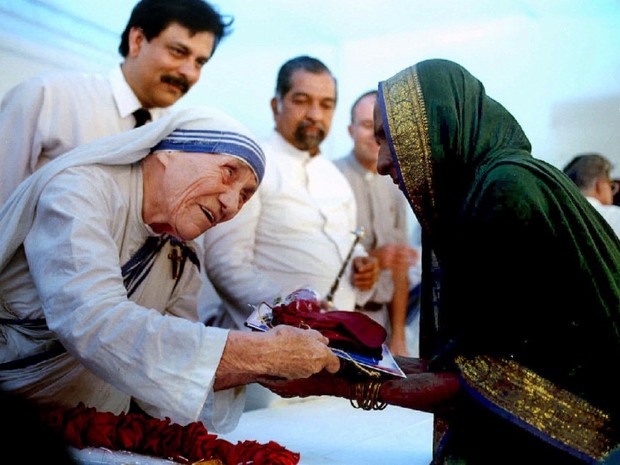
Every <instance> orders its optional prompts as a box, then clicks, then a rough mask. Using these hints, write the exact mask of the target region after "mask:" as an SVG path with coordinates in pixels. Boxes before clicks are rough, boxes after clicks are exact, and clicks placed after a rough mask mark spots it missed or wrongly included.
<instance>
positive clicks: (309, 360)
mask: <svg viewBox="0 0 620 465" xmlns="http://www.w3.org/2000/svg"><path fill="white" fill-rule="evenodd" d="M263 335H264V337H265V338H266V345H265V351H264V363H265V369H264V370H263V373H264V374H267V375H271V376H277V377H281V378H286V379H295V378H307V377H309V376H311V375H313V374H315V373H318V372H320V371H321V370H326V371H328V372H330V373H336V372H337V371H338V370H339V369H340V360H339V359H338V357H337V356H336V355H334V353H333V352H332V351H331V349H330V348H329V347H327V343H328V342H329V340H328V339H327V338H326V337H325V336H323V335H322V334H321V333H319V332H318V331H316V330H314V329H300V328H295V327H293V326H287V325H278V326H276V327H274V328H272V329H270V330H269V331H267V332H266V333H263Z"/></svg>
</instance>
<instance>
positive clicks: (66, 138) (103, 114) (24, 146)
mask: <svg viewBox="0 0 620 465" xmlns="http://www.w3.org/2000/svg"><path fill="white" fill-rule="evenodd" d="M138 108H140V102H139V101H138V98H137V97H136V96H135V94H134V93H133V91H132V90H131V88H130V87H129V84H127V81H125V78H124V76H123V73H122V71H121V67H120V65H119V66H116V67H114V68H113V69H112V70H111V72H110V73H109V75H108V76H103V75H99V74H91V73H81V72H55V73H48V74H42V75H40V76H36V77H34V78H31V79H28V80H26V81H24V82H22V83H20V84H18V85H17V86H15V87H13V88H12V89H11V90H9V91H8V92H7V93H6V95H5V96H4V98H3V99H2V103H1V106H0V166H2V170H0V205H2V204H3V203H4V202H5V201H6V199H7V198H8V197H9V195H10V194H11V193H12V192H13V191H14V190H15V188H16V187H17V185H18V184H19V183H20V182H21V181H23V180H24V179H26V177H28V176H29V175H30V174H31V173H32V172H34V170H36V169H38V168H40V167H41V166H42V165H43V164H45V163H47V162H48V161H50V160H52V159H53V158H56V157H57V156H59V155H61V154H63V153H65V152H67V151H69V150H71V149H73V148H75V147H77V146H78V145H81V144H83V143H86V142H90V141H93V140H95V139H99V138H100V137H104V136H109V135H112V134H118V133H119V132H123V131H127V130H129V129H132V128H133V127H134V125H135V119H134V117H133V115H132V112H133V111H134V110H136V109H138ZM167 112H168V110H167V109H153V110H151V116H152V119H153V120H156V119H158V118H160V117H161V116H163V115H164V114H166V113H167Z"/></svg>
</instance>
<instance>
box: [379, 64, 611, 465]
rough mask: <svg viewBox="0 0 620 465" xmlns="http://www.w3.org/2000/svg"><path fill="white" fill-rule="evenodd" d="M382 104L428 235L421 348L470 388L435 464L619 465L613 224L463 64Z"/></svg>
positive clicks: (426, 76)
mask: <svg viewBox="0 0 620 465" xmlns="http://www.w3.org/2000/svg"><path fill="white" fill-rule="evenodd" d="M378 105H379V107H380V110H381V113H382V119H383V126H384V129H385V132H386V137H387V140H388V143H389V145H390V151H391V154H392V158H393V163H394V165H395V167H396V172H397V173H398V178H399V183H400V188H401V190H402V191H403V193H404V194H405V196H406V197H407V199H408V200H409V203H410V205H411V208H412V209H413V211H414V213H415V215H416V217H417V219H418V220H419V222H420V224H421V226H422V230H423V233H422V250H423V265H422V266H423V271H422V289H423V291H422V292H423V296H422V309H421V322H420V324H421V329H420V332H421V336H420V337H421V340H420V353H421V355H422V357H425V358H427V359H429V360H430V361H431V366H432V369H433V370H435V371H451V370H455V371H458V372H459V373H460V374H461V379H462V385H463V392H464V393H465V394H464V395H463V400H462V401H460V403H459V404H458V407H457V408H456V409H455V410H454V412H453V413H452V414H450V415H447V416H446V417H445V418H443V417H442V418H438V420H439V421H438V426H439V425H445V426H446V428H447V433H446V434H444V435H443V437H442V441H441V443H440V445H439V448H438V450H437V454H436V461H437V463H523V461H528V462H531V463H543V462H546V463H573V461H574V462H575V463H583V462H587V463H603V462H604V461H605V460H607V461H613V460H619V457H618V455H617V454H618V444H619V443H620V440H619V435H618V430H619V428H618V419H619V418H620V416H619V410H620V407H619V406H620V381H619V380H618V376H617V372H618V368H619V367H620V241H619V240H618V238H617V236H616V235H615V233H614V232H613V230H612V229H611V227H610V226H609V225H608V224H607V223H606V222H605V220H604V219H603V218H602V217H601V216H600V215H599V214H598V213H597V212H596V211H595V210H594V208H593V207H592V206H591V205H590V204H589V203H588V202H587V200H586V199H585V197H584V196H583V195H582V194H581V192H579V191H578V190H577V188H576V186H575V185H574V184H573V183H572V182H571V181H570V180H569V179H568V178H567V177H566V176H565V175H564V174H563V173H562V172H561V171H560V170H558V169H556V168H555V167H553V166H551V165H550V164H548V163H546V162H544V161H542V160H539V159H536V158H534V157H533V156H532V154H531V146H530V143H529V141H528V139H527V137H526V136H525V134H524V132H523V130H522V129H521V127H520V125H519V123H518V122H517V121H516V120H515V119H514V117H513V116H512V115H511V114H510V113H509V112H508V111H507V110H506V109H505V108H504V107H503V106H502V105H500V104H499V103H498V102H496V101H495V100H493V99H492V98H490V97H488V96H487V95H486V93H485V90H484V86H483V85H482V83H481V82H480V81H478V80H477V79H476V78H475V77H473V76H472V75H471V74H470V73H469V72H468V71H467V70H465V69H464V68H462V67H461V66H459V65H457V64H455V63H452V62H449V61H446V60H427V61H423V62H421V63H418V64H416V65H414V66H412V67H410V68H407V69H405V70H403V71H401V72H400V73H398V74H396V75H395V76H393V77H392V78H390V79H388V80H386V81H383V82H381V83H380V84H379V98H378ZM614 450H615V451H614ZM500 454H501V455H500ZM526 463H527V462H526Z"/></svg>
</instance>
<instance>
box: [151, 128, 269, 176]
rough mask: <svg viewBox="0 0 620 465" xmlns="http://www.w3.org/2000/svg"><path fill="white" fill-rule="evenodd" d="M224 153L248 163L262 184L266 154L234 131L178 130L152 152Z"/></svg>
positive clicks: (254, 143)
mask: <svg viewBox="0 0 620 465" xmlns="http://www.w3.org/2000/svg"><path fill="white" fill-rule="evenodd" d="M156 150H178V151H182V152H204V153H214V154H216V153H224V154H226V155H232V156H233V157H236V158H239V159H241V160H243V161H244V162H246V163H247V164H248V165H249V166H250V168H252V171H254V174H256V177H257V179H258V182H259V183H260V182H261V181H262V180H263V176H264V175H265V154H264V153H263V150H262V149H261V148H260V146H259V145H258V144H257V143H256V142H255V141H254V140H252V139H251V138H249V137H247V136H245V135H243V134H240V133H237V132H232V131H222V130H203V129H176V130H174V131H173V132H172V133H171V134H170V135H169V136H167V137H165V138H164V139H162V141H161V142H159V143H158V144H157V145H156V146H155V147H153V149H152V151H153V152H154V151H156Z"/></svg>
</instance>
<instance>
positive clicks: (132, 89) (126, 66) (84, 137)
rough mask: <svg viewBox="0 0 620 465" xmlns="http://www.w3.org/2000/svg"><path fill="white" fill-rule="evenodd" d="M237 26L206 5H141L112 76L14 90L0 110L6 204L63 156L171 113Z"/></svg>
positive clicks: (144, 1) (51, 80) (47, 79)
mask: <svg viewBox="0 0 620 465" xmlns="http://www.w3.org/2000/svg"><path fill="white" fill-rule="evenodd" d="M231 24H232V18H227V17H224V16H222V15H220V14H219V13H218V12H217V11H216V10H215V9H214V8H213V7H212V6H211V5H210V4H208V3H206V2H205V1H204V0H175V1H174V2H170V1H167V0H140V1H139V2H138V3H137V4H136V5H135V7H134V9H133V11H132V13H131V16H130V18H129V21H128V23H127V26H126V28H125V30H124V31H123V33H122V36H121V43H120V46H119V52H120V54H121V55H122V56H123V57H124V60H123V62H122V63H121V64H120V66H116V67H115V68H114V69H113V70H112V71H111V72H110V74H109V75H108V76H101V75H97V74H87V73H76V72H61V73H49V74H44V75H41V76H36V77H34V78H31V79H29V80H26V81H24V82H22V83H20V84H18V85H17V86H15V87H14V88H13V89H11V90H10V91H9V92H7V94H6V95H5V97H4V99H3V101H2V103H1V106H0V110H1V111H0V141H1V143H0V162H1V164H2V175H1V176H0V205H2V204H3V203H4V202H5V201H6V199H7V198H8V197H9V196H10V195H11V193H12V192H13V190H15V188H16V187H17V185H18V184H19V183H20V182H21V181H22V180H24V179H25V178H26V177H28V176H29V175H30V174H31V173H32V172H33V171H35V170H36V169H38V168H40V167H41V166H42V165H43V164H45V163H47V162H48V161H50V160H52V159H54V158H56V157H57V156H59V155H61V154H63V153H65V152H67V151H69V150H70V149H72V148H74V147H76V146H78V145H81V144H83V143H86V142H90V141H93V140H95V139H98V138H100V137H104V136H109V135H112V134H117V133H119V132H123V131H126V130H129V129H132V128H134V127H136V126H141V125H142V124H144V123H145V122H147V121H150V120H156V119H158V118H160V117H161V116H163V115H165V114H167V113H168V112H169V110H168V108H169V107H170V106H171V105H173V104H174V103H176V102H177V100H179V99H180V98H181V97H182V96H183V95H185V94H186V93H187V92H188V91H189V89H190V88H191V87H192V86H193V85H194V84H195V83H196V82H197V81H198V79H199V78H200V73H201V70H202V67H203V66H204V64H205V63H207V62H208V61H209V59H210V58H211V56H212V55H213V53H214V52H215V49H216V47H217V46H218V44H219V42H220V41H221V39H222V38H223V37H224V36H226V35H227V34H228V33H229V27H230V25H231ZM147 111H148V113H147Z"/></svg>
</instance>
